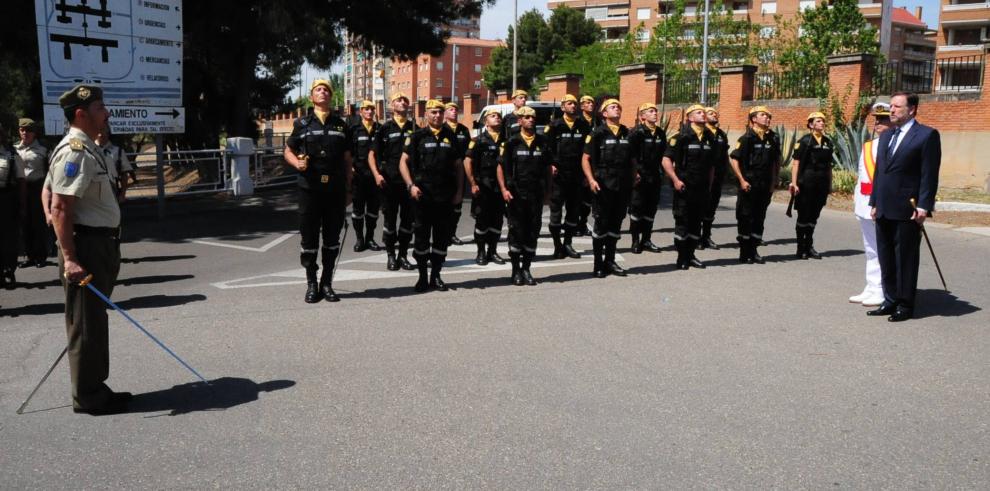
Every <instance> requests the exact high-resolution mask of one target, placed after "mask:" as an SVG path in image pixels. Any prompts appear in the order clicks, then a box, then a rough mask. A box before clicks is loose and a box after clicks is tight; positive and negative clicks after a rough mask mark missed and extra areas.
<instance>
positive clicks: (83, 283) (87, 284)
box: [79, 275, 210, 385]
mask: <svg viewBox="0 0 990 491" xmlns="http://www.w3.org/2000/svg"><path fill="white" fill-rule="evenodd" d="M92 280H93V275H89V276H87V277H85V278H83V280H82V281H80V282H79V286H85V287H86V288H89V291H91V292H93V294H94V295H96V296H97V297H100V300H103V301H104V302H106V304H107V305H109V306H111V307H113V309H114V310H116V311H117V312H120V315H122V316H124V318H125V319H127V320H129V321H131V324H134V327H136V328H138V330H140V331H141V332H143V333H144V334H145V335H146V336H148V337H149V338H151V340H152V341H154V342H155V344H157V345H158V346H160V347H161V348H162V349H163V350H165V352H166V353H168V354H170V355H172V358H175V359H176V361H178V362H179V363H181V364H182V366H184V367H186V368H187V369H189V371H190V372H192V374H193V375H195V376H196V378H198V379H200V380H202V381H203V383H205V384H206V385H210V382H208V381H207V380H206V379H205V378H204V377H203V376H202V375H200V374H199V372H197V371H196V369H194V368H193V367H191V366H189V364H188V363H186V362H185V361H184V360H183V359H182V358H179V355H177V354H175V352H173V351H172V350H170V349H168V346H165V343H162V342H161V341H159V340H158V338H156V337H155V336H154V335H153V334H151V333H150V332H148V330H147V329H145V328H143V327H141V324H139V323H138V321H136V320H134V318H133V317H131V316H130V315H127V312H125V311H124V309H122V308H120V307H118V306H117V304H115V303H113V302H112V301H110V299H109V298H107V296H106V295H104V294H103V292H101V291H100V290H98V289H97V288H96V287H95V286H93V284H92V283H90V282H91V281H92Z"/></svg>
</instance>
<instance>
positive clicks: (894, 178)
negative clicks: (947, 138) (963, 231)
mask: <svg viewBox="0 0 990 491" xmlns="http://www.w3.org/2000/svg"><path fill="white" fill-rule="evenodd" d="M893 134H894V130H893V129H890V130H887V131H885V132H883V134H881V135H880V141H879V142H878V145H879V148H877V167H876V171H875V172H874V177H873V193H872V194H870V206H873V207H876V209H877V217H878V218H880V217H883V218H887V219H891V220H910V219H911V214H912V213H913V211H914V210H913V209H912V208H911V202H910V201H909V200H910V199H911V198H914V199H916V200H917V201H918V208H922V209H925V210H927V211H929V212H931V211H933V210H934V209H935V193H936V191H937V190H938V168H939V165H941V162H942V142H941V139H940V138H939V135H938V130H936V129H934V128H931V127H929V126H925V125H923V124H921V123H919V122H918V121H917V120H915V122H914V124H913V125H912V126H911V128H910V129H909V130H908V132H907V133H906V134H905V135H903V136H901V143H900V145H899V146H898V147H897V151H896V152H894V155H893V157H891V156H890V155H889V152H888V150H887V147H888V146H889V145H890V138H891V137H892V136H893Z"/></svg>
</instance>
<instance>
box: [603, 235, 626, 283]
mask: <svg viewBox="0 0 990 491" xmlns="http://www.w3.org/2000/svg"><path fill="white" fill-rule="evenodd" d="M618 243H619V239H616V238H614V237H609V238H607V239H605V269H606V270H607V271H608V272H609V274H614V275H615V276H625V275H626V270H624V269H622V268H621V267H620V266H619V265H618V264H617V263H616V262H615V246H616V245H618Z"/></svg>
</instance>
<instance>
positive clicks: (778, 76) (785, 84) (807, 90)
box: [756, 72, 828, 100]
mask: <svg viewBox="0 0 990 491" xmlns="http://www.w3.org/2000/svg"><path fill="white" fill-rule="evenodd" d="M827 96H828V72H822V73H807V74H802V73H797V72H767V73H757V74H756V99H760V100H767V99H804V98H822V97H827Z"/></svg>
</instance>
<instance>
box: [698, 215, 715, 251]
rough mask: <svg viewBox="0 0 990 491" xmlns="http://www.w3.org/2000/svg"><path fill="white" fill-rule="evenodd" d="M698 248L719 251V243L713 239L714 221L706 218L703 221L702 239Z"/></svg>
mask: <svg viewBox="0 0 990 491" xmlns="http://www.w3.org/2000/svg"><path fill="white" fill-rule="evenodd" d="M698 249H712V250H715V251H717V250H718V244H716V243H715V241H714V240H712V222H711V220H705V221H703V222H701V241H700V242H698Z"/></svg>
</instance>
